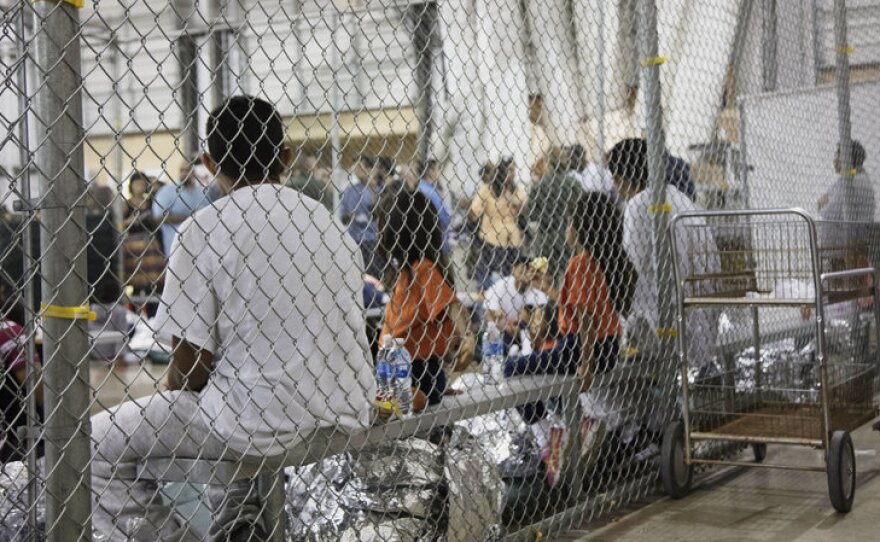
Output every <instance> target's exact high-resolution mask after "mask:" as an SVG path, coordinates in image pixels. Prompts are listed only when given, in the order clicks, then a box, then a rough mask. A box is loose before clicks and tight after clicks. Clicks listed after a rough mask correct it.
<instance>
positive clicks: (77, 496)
mask: <svg viewBox="0 0 880 542" xmlns="http://www.w3.org/2000/svg"><path fill="white" fill-rule="evenodd" d="M34 11H35V14H36V27H35V29H34V31H35V42H36V52H37V54H36V63H37V73H38V74H39V75H38V82H37V83H38V90H37V102H36V111H37V114H36V118H37V119H38V122H37V132H38V133H37V140H38V141H39V142H40V145H39V147H38V148H37V149H36V164H37V171H38V174H39V177H40V180H41V182H42V185H43V186H42V190H41V202H40V204H39V207H40V208H41V213H40V223H41V235H40V247H41V255H42V256H41V265H40V268H41V271H40V272H41V275H42V279H43V282H42V284H43V289H42V299H43V303H45V304H47V305H52V306H54V307H57V308H58V310H57V312H58V313H60V314H61V315H62V316H64V313H65V310H64V309H65V308H67V309H70V308H73V307H79V306H81V305H84V304H87V303H88V291H87V286H86V243H87V235H86V228H85V211H84V210H83V197H84V193H85V188H86V185H85V182H84V180H83V169H84V165H83V148H82V144H83V126H82V98H81V87H82V78H81V75H80V73H81V64H80V26H79V13H78V8H76V7H74V5H72V3H67V2H58V1H46V0H40V1H38V2H36V4H35V6H34ZM68 312H72V311H68ZM69 315H70V316H74V315H73V314H69ZM42 328H43V332H44V342H43V353H44V357H45V360H44V369H43V383H44V393H45V397H44V405H45V422H44V427H45V429H44V440H45V447H46V457H45V461H46V470H45V472H46V530H47V540H49V541H57V542H69V541H71V540H90V539H91V519H90V516H91V491H90V485H91V484H90V481H91V479H90V478H91V470H90V466H89V460H90V458H91V444H90V439H89V433H90V432H89V404H90V402H91V390H90V388H89V367H88V360H87V354H88V347H89V344H88V334H87V328H86V322H85V321H84V320H83V319H76V318H73V319H67V318H64V317H61V318H59V317H47V316H45V315H44V317H43V322H42Z"/></svg>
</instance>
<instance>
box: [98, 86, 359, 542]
mask: <svg viewBox="0 0 880 542" xmlns="http://www.w3.org/2000/svg"><path fill="white" fill-rule="evenodd" d="M207 134H208V136H207V143H208V151H209V155H206V157H205V159H204V163H205V166H206V167H207V168H208V170H209V171H210V172H211V173H212V174H213V175H214V176H215V177H216V179H217V180H218V181H219V182H220V185H221V186H222V188H223V193H224V194H227V195H226V196H225V197H223V198H221V199H219V200H217V201H216V202H215V203H214V204H213V205H212V206H211V207H207V208H204V209H201V210H199V211H197V212H196V213H195V214H194V215H193V216H192V217H191V218H190V219H188V220H187V221H186V222H184V223H183V224H182V225H181V228H180V234H179V236H178V239H177V241H176V245H175V249H174V251H173V252H172V256H171V259H170V261H169V264H168V272H167V273H166V279H165V290H164V292H163V294H162V305H161V307H160V314H159V316H158V318H157V323H156V327H157V330H158V331H159V333H160V335H167V336H170V337H171V341H172V345H173V354H172V359H171V365H170V367H169V369H168V372H167V380H166V382H165V388H166V389H165V391H162V392H160V393H157V394H155V395H153V396H150V397H146V398H143V399H139V400H137V401H131V402H127V403H123V404H121V405H119V406H118V407H116V408H114V409H112V410H110V411H107V412H103V413H101V414H98V415H97V416H95V417H94V418H92V427H93V432H92V435H93V439H94V448H95V449H94V461H93V471H92V472H93V488H94V498H95V504H96V506H95V509H94V517H93V522H94V526H95V528H96V529H97V532H100V533H102V534H105V535H107V536H109V537H110V539H111V540H151V541H155V540H163V541H169V540H189V539H190V538H193V536H192V534H191V532H190V531H188V529H187V526H186V525H185V524H183V523H182V522H181V521H180V520H179V519H178V518H177V517H176V516H175V515H174V514H173V513H172V511H171V510H169V509H168V507H166V506H164V505H163V504H162V497H161V495H160V494H159V492H158V490H157V487H156V485H155V484H150V483H147V482H142V481H137V482H131V481H128V480H120V479H117V478H116V476H117V475H116V470H117V469H119V470H125V469H126V468H127V467H132V466H133V465H136V464H137V463H139V462H142V461H143V460H145V459H147V458H155V457H176V458H198V459H207V460H217V459H225V460H236V461H244V462H247V461H252V462H261V461H263V460H265V459H266V458H272V457H274V456H279V455H281V454H283V453H284V452H285V451H286V450H290V449H291V448H292V447H294V446H296V445H299V444H302V443H304V442H306V441H307V440H308V439H309V437H310V435H312V434H313V433H314V432H315V431H316V430H319V429H322V428H331V427H332V428H336V429H338V430H342V431H352V430H355V429H357V428H362V427H365V426H366V425H367V424H368V423H369V420H370V405H371V403H372V400H373V398H374V396H375V384H374V379H373V376H372V364H371V361H370V353H369V347H368V343H367V338H366V333H365V326H364V319H363V310H362V306H361V301H360V297H361V286H362V274H363V263H362V261H361V257H360V255H359V254H360V253H359V250H358V247H357V245H356V243H355V242H354V241H353V240H352V239H351V238H350V237H349V236H347V235H346V234H345V231H344V227H343V226H342V225H341V224H340V223H339V222H338V221H337V220H336V219H335V218H334V217H333V216H332V215H331V214H330V211H328V210H327V209H326V208H325V207H324V206H323V205H321V204H320V203H318V202H316V201H313V200H311V199H309V198H307V197H303V196H302V195H301V194H300V193H299V192H297V191H296V190H293V189H291V188H287V187H285V186H283V184H280V183H281V182H282V176H283V174H284V172H285V170H286V169H287V167H288V165H289V164H290V161H291V151H290V150H289V149H287V148H286V147H285V146H284V138H285V131H284V126H283V125H282V123H281V118H280V117H279V115H278V113H277V112H276V111H275V108H274V107H273V106H272V105H271V104H270V103H268V102H265V101H263V100H260V99H257V98H252V97H248V96H238V97H234V98H230V99H229V100H227V101H226V102H225V103H223V104H222V105H221V106H219V107H218V108H217V109H215V110H214V111H213V112H212V113H211V114H210V117H209V119H208V123H207ZM239 485H241V484H239ZM245 485H248V486H249V484H245ZM236 491H242V494H243V495H244V497H241V495H237V494H236ZM208 492H209V498H210V500H211V501H212V503H214V502H219V501H224V506H223V510H222V511H221V512H220V515H219V517H218V516H217V515H216V512H215V520H214V523H215V526H214V527H212V533H211V535H212V538H214V539H221V540H227V539H230V540H236V539H238V537H239V536H242V533H241V531H239V529H244V531H245V534H244V538H242V539H250V538H248V536H251V535H253V536H254V539H257V540H264V539H265V536H266V535H265V533H267V532H271V529H272V528H273V526H267V525H260V524H259V523H258V522H257V520H256V519H255V517H254V516H256V515H257V513H258V511H259V507H258V506H251V505H250V504H249V502H250V501H249V499H251V498H252V497H253V496H254V495H255V493H254V491H253V489H252V488H250V487H245V488H244V489H241V488H239V487H238V486H233V487H217V486H214V487H209V488H208ZM211 492H213V494H212V493H211ZM218 493H219V498H218V497H217V494H218ZM235 506H238V507H239V508H238V510H235V511H230V510H229V507H235ZM138 517H141V518H145V519H146V521H137V520H135V521H132V519H133V518H138ZM133 526H134V527H133ZM135 527H137V528H135ZM132 531H134V532H132Z"/></svg>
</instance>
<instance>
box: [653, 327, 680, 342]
mask: <svg viewBox="0 0 880 542" xmlns="http://www.w3.org/2000/svg"><path fill="white" fill-rule="evenodd" d="M657 336H658V337H660V338H661V339H674V338H675V337H678V329H676V328H674V327H661V328H657Z"/></svg>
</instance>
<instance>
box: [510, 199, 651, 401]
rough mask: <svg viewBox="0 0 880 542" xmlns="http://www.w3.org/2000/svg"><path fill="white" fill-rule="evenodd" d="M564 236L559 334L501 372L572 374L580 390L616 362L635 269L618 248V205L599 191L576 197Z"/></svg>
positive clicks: (620, 223)
mask: <svg viewBox="0 0 880 542" xmlns="http://www.w3.org/2000/svg"><path fill="white" fill-rule="evenodd" d="M566 241H567V243H568V244H569V247H570V248H572V250H573V252H574V254H575V255H574V256H573V257H572V258H571V259H570V260H569V262H568V266H567V268H566V271H565V276H564V279H563V283H562V288H561V289H560V291H559V293H558V300H557V306H558V313H557V325H558V328H559V334H560V338H559V340H558V341H557V342H556V343H555V345H554V346H553V347H552V348H551V349H549V350H537V351H536V352H534V353H533V354H531V355H529V356H523V357H519V358H514V359H510V360H508V361H507V363H506V366H505V374H506V375H508V376H514V375H520V374H542V373H555V374H575V373H577V374H578V375H579V376H580V377H581V378H582V379H583V387H584V389H586V388H588V387H589V385H590V383H591V382H592V377H593V375H594V374H595V373H603V372H605V371H608V370H610V369H611V368H612V367H614V364H615V362H616V361H617V355H618V350H619V336H620V332H621V325H620V315H622V314H625V313H626V312H628V311H629V305H630V304H631V302H632V288H633V284H634V283H635V271H634V270H633V266H632V263H631V262H630V261H629V259H628V258H627V256H626V253H625V252H624V250H623V220H622V216H621V213H620V210H619V209H618V208H617V206H616V205H615V204H614V202H613V200H612V199H611V198H610V197H608V196H607V195H605V194H602V193H599V192H590V193H586V194H584V195H583V196H581V197H580V198H579V199H578V201H577V203H576V204H575V206H574V211H573V213H572V215H571V218H570V220H569V226H568V229H567V231H566Z"/></svg>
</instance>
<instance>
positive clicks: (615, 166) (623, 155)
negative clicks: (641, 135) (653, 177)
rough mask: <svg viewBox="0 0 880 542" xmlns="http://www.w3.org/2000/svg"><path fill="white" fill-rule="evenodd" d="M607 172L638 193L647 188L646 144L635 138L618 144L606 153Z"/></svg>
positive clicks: (642, 140)
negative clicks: (623, 181) (631, 186)
mask: <svg viewBox="0 0 880 542" xmlns="http://www.w3.org/2000/svg"><path fill="white" fill-rule="evenodd" d="M608 171H610V172H611V174H612V175H614V176H615V177H621V178H623V179H624V180H626V181H627V182H629V183H630V184H632V185H633V188H635V189H636V190H637V191H639V192H641V191H642V190H644V189H646V188H648V143H647V142H646V141H645V140H644V139H635V138H633V139H624V140H623V141H621V142H619V143H618V144H617V145H615V146H614V148H612V149H611V150H610V151H609V152H608Z"/></svg>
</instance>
